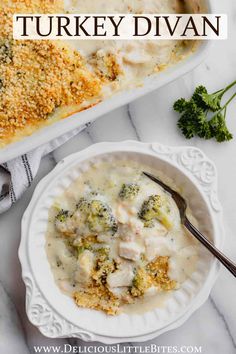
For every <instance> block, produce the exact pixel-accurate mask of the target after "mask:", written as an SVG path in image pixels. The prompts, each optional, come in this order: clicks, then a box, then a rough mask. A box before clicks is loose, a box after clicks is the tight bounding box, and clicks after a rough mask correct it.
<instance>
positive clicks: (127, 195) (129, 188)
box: [119, 183, 140, 200]
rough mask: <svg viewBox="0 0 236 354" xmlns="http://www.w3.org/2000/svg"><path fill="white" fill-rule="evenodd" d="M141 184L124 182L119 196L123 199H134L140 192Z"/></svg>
mask: <svg viewBox="0 0 236 354" xmlns="http://www.w3.org/2000/svg"><path fill="white" fill-rule="evenodd" d="M139 191H140V186H139V185H138V184H136V183H128V184H127V183H124V184H123V185H122V187H121V190H120V193H119V197H120V198H121V199H128V200H133V199H134V198H135V197H136V196H137V195H138V193H139Z"/></svg>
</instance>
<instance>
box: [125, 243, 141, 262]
mask: <svg viewBox="0 0 236 354" xmlns="http://www.w3.org/2000/svg"><path fill="white" fill-rule="evenodd" d="M143 251H144V249H143V247H141V246H140V245H139V244H137V243H136V242H120V245H119V255H120V257H123V258H126V259H129V260H131V261H138V260H139V259H140V255H141V253H142V252H143Z"/></svg>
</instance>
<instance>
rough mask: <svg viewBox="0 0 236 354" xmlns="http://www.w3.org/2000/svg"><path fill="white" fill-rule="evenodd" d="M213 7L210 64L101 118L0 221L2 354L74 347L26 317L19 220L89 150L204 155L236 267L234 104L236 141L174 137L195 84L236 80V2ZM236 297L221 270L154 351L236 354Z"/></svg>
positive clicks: (49, 160) (46, 164) (47, 161)
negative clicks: (62, 163) (136, 145)
mask: <svg viewBox="0 0 236 354" xmlns="http://www.w3.org/2000/svg"><path fill="white" fill-rule="evenodd" d="M213 2H214V3H215V5H216V7H217V11H218V12H223V13H228V15H229V25H230V28H229V32H230V36H229V39H228V40H227V41H224V42H216V43H214V46H213V47H212V48H211V50H210V52H209V55H208V58H207V60H206V61H205V62H204V63H203V64H201V65H200V66H199V67H198V68H197V69H195V70H194V71H193V72H192V73H190V74H187V75H186V76H185V77H182V78H180V79H179V80H177V81H175V82H174V83H171V84H169V85H168V86H166V87H164V88H162V89H160V90H158V91H156V92H153V93H152V94H150V95H148V96H146V97H144V98H141V99H139V100H138V101H136V102H134V103H131V104H130V105H129V106H127V107H123V108H120V109H118V110H116V111H114V112H112V113H109V114H107V115H106V116H104V117H102V118H100V119H99V120H97V121H96V122H95V123H93V124H92V125H91V126H90V127H89V128H88V129H87V130H86V131H84V132H83V133H81V134H80V135H79V136H76V137H75V138H73V139H72V140H71V141H70V142H68V143H67V144H66V145H64V146H63V147H61V148H59V149H58V150H57V151H55V152H54V153H53V154H51V155H50V156H47V157H46V158H44V160H43V161H42V164H41V167H40V171H39V173H38V176H37V178H36V180H35V181H34V183H33V185H32V187H31V188H30V189H29V190H28V191H27V192H26V193H25V195H24V196H23V198H22V199H21V200H20V201H19V202H18V203H17V204H16V205H15V206H14V207H13V208H12V209H11V210H10V211H8V212H7V213H5V214H4V215H1V216H0V354H13V353H14V354H15V353H17V354H28V353H35V350H34V346H36V345H45V346H46V345H62V344H63V343H73V344H76V343H75V342H74V341H71V340H70V339H65V340H64V339H63V340H60V339H59V340H51V339H47V338H45V337H43V336H42V335H41V334H40V333H39V332H38V330H37V329H36V328H34V327H33V326H32V325H31V324H30V323H29V321H28V319H27V317H26V314H25V305H24V300H25V289H24V285H23V282H22V280H21V275H20V273H21V269H20V264H19V260H18V257H17V249H18V245H19V242H20V223H21V217H22V215H23V213H24V210H25V209H26V207H27V205H28V203H29V200H30V198H31V196H32V193H33V191H34V188H35V186H36V184H37V183H38V181H39V180H40V179H41V178H42V177H43V176H45V175H46V174H47V173H48V172H49V171H51V169H52V168H53V167H54V166H55V164H56V162H57V161H59V160H60V159H61V158H62V157H64V156H66V155H68V154H70V153H72V152H74V151H79V150H81V149H83V148H85V147H87V146H89V145H90V144H92V143H96V142H100V141H121V140H125V139H138V140H141V141H148V142H151V141H157V142H160V143H163V144H171V145H184V144H188V145H195V146H198V147H199V148H201V149H202V150H203V151H204V152H205V153H206V154H207V155H208V156H209V157H210V158H211V159H212V160H213V161H214V162H215V163H216V166H217V168H218V172H219V196H220V200H221V202H222V204H223V208H224V222H225V228H226V243H225V249H224V250H225V252H226V253H227V254H228V255H229V256H230V257H232V258H234V259H235V260H236V234H235V233H236V231H235V230H236V217H235V212H236V208H235V201H236V188H235V181H236V154H235V151H236V117H235V109H236V104H235V103H234V104H232V105H231V107H230V109H229V111H228V123H229V126H230V128H231V129H232V131H233V132H234V134H235V139H234V140H233V141H232V142H229V143H224V144H216V143H215V142H212V141H209V142H206V141H202V140H199V139H194V140H191V141H186V140H185V139H184V138H183V137H182V136H181V134H180V133H179V132H178V130H177V129H176V119H177V117H176V115H175V114H174V113H173V111H172V109H171V107H172V104H173V102H174V101H175V99H177V98H179V96H181V95H182V96H184V97H185V96H189V95H190V94H191V93H192V91H193V90H194V87H195V86H196V85H197V84H206V85H207V86H208V87H209V89H210V90H216V89H218V88H221V86H224V85H225V84H227V83H229V82H231V81H232V80H233V79H236V69H235V68H236V45H235V43H236V3H235V0H225V1H224V2H220V1H219V0H213ZM235 295H236V282H235V279H234V278H233V276H231V275H230V274H229V273H228V272H227V271H226V270H224V269H222V270H221V273H220V276H219V278H218V280H217V282H216V284H215V286H214V288H213V290H212V292H211V296H210V298H209V300H208V301H207V302H206V304H205V305H204V306H203V307H202V308H201V309H200V310H198V311H197V312H196V313H195V314H194V315H193V316H192V317H191V318H190V319H189V320H188V321H187V322H186V323H185V324H184V325H183V326H182V327H180V328H179V329H176V330H174V331H171V332H170V333H167V334H164V335H162V336H160V337H159V338H157V339H156V340H153V341H152V343H156V344H158V345H160V346H164V345H165V346H167V345H172V346H173V345H179V346H181V345H194V346H196V345H198V346H202V353H205V354H220V353H226V354H233V353H236V302H235ZM77 344H80V345H81V344H82V345H83V344H84V343H81V342H77ZM51 352H53V351H51Z"/></svg>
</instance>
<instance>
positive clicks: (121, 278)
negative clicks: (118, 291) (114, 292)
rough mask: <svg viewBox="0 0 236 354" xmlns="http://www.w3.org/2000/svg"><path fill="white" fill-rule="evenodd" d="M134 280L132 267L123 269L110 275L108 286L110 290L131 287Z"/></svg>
mask: <svg viewBox="0 0 236 354" xmlns="http://www.w3.org/2000/svg"><path fill="white" fill-rule="evenodd" d="M133 278H134V272H133V269H132V267H129V266H127V267H123V268H122V269H120V270H116V271H115V272H114V273H110V274H109V275H108V277H107V284H108V286H109V287H110V288H120V287H124V286H131V285H132V282H133Z"/></svg>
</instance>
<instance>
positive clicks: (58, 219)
mask: <svg viewBox="0 0 236 354" xmlns="http://www.w3.org/2000/svg"><path fill="white" fill-rule="evenodd" d="M69 216H70V213H69V211H68V210H63V209H61V210H60V211H59V213H58V214H57V216H56V217H55V221H56V222H61V223H64V222H65V221H66V220H67V218H68V217H69Z"/></svg>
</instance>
